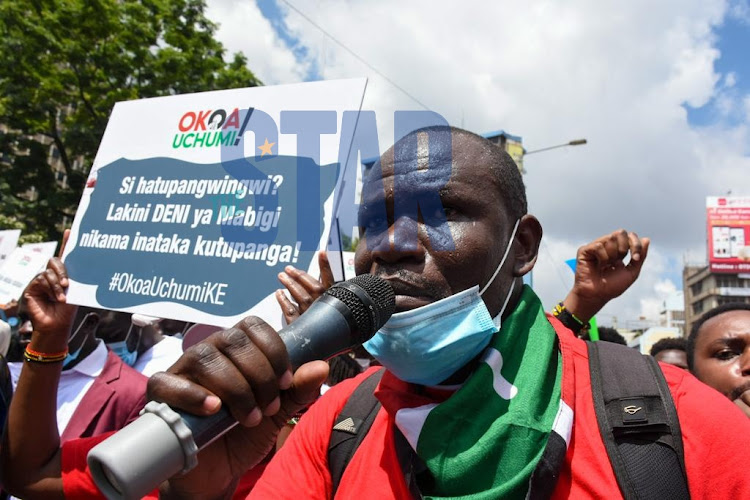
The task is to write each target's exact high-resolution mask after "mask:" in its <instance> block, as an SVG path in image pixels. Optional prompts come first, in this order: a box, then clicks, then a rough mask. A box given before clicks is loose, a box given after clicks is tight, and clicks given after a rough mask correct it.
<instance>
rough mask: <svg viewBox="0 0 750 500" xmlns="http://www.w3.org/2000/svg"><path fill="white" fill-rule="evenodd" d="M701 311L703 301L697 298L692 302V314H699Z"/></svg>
mask: <svg viewBox="0 0 750 500" xmlns="http://www.w3.org/2000/svg"><path fill="white" fill-rule="evenodd" d="M702 312H703V301H702V300H699V301H698V302H696V303H695V304H693V314H700V313H702Z"/></svg>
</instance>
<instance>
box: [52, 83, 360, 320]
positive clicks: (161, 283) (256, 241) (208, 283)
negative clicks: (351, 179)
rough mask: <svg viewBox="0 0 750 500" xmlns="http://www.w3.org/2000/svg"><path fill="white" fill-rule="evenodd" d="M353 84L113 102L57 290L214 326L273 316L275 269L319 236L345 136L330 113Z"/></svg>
mask: <svg viewBox="0 0 750 500" xmlns="http://www.w3.org/2000/svg"><path fill="white" fill-rule="evenodd" d="M365 84H366V80H365V79H354V80H339V81H330V82H315V83H305V84H295V85H283V86H276V87H256V88H250V89H236V90H226V91H218V92H205V93H199V94H191V95H182V96H172V97H164V98H155V99H146V100H140V101H130V102H123V103H118V104H117V105H115V107H114V109H113V111H112V114H111V117H110V120H109V123H108V125H107V129H106V131H105V133H104V136H103V138H102V142H101V144H100V146H99V151H98V153H97V156H96V159H95V161H94V165H93V167H92V171H91V174H90V176H89V180H88V182H87V187H86V189H85V190H84V193H83V197H82V199H81V203H80V205H79V208H78V211H77V212H76V217H75V220H74V222H73V227H72V231H71V236H70V239H69V242H68V245H67V247H66V249H65V256H64V260H65V263H66V266H67V268H68V272H69V275H70V278H71V285H70V288H69V291H68V300H69V301H71V302H72V303H76V304H83V305H88V306H93V307H102V308H106V309H115V310H122V311H129V312H138V313H141V314H147V315H150V316H157V317H163V318H173V319H179V320H185V321H192V322H196V323H204V324H209V325H219V326H230V325H232V324H234V323H236V322H237V321H239V320H240V319H241V318H243V317H245V316H247V315H249V314H253V315H257V316H260V317H262V318H263V319H264V320H266V321H267V322H268V323H269V324H271V325H272V326H274V327H276V328H278V327H280V326H281V317H282V316H281V311H280V309H279V307H278V304H277V303H276V301H275V299H274V296H273V293H274V291H275V290H277V289H278V288H279V287H280V286H281V285H280V283H279V282H278V280H277V274H278V273H279V272H280V271H282V270H283V268H284V267H285V266H286V265H289V264H291V265H294V266H295V267H298V268H300V269H303V270H306V271H307V270H309V269H310V266H311V264H312V261H313V256H314V255H315V253H316V251H318V250H319V249H320V248H322V247H323V246H324V245H325V243H326V242H327V241H328V237H329V231H330V228H331V220H332V211H333V194H334V191H335V189H336V186H337V184H338V183H339V182H340V177H341V168H340V165H344V164H346V159H347V156H348V154H349V150H350V146H351V140H352V135H353V134H354V130H348V128H346V127H342V123H343V118H344V115H345V113H355V114H356V113H359V109H360V106H361V102H362V97H363V95H364V89H365ZM349 118H350V119H349V120H348V122H352V120H351V118H352V116H351V115H349ZM354 122H355V123H356V120H354ZM342 129H343V130H342ZM331 254H332V255H331V258H333V259H336V258H340V256H337V255H335V252H331ZM339 267H340V264H339Z"/></svg>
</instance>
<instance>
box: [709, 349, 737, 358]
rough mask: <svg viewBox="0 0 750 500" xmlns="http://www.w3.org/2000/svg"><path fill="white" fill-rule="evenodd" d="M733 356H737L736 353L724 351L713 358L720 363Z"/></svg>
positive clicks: (728, 350)
mask: <svg viewBox="0 0 750 500" xmlns="http://www.w3.org/2000/svg"><path fill="white" fill-rule="evenodd" d="M735 356H737V353H736V352H734V351H732V350H730V349H724V350H721V351H719V352H717V353H716V354H714V358H716V359H720V360H721V361H728V360H730V359H732V358H734V357H735Z"/></svg>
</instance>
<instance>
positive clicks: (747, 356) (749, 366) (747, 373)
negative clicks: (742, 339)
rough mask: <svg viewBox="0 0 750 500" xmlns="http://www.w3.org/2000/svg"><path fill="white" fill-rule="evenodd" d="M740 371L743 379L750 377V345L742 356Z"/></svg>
mask: <svg viewBox="0 0 750 500" xmlns="http://www.w3.org/2000/svg"><path fill="white" fill-rule="evenodd" d="M740 371H741V372H742V376H743V377H750V344H748V345H747V346H746V347H745V350H744V351H742V354H741V355H740Z"/></svg>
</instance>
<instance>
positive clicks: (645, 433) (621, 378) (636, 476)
mask: <svg viewBox="0 0 750 500" xmlns="http://www.w3.org/2000/svg"><path fill="white" fill-rule="evenodd" d="M587 344H588V351H589V369H590V372H591V392H592V395H593V399H594V408H595V410H596V418H597V421H598V422H599V431H600V432H601V435H602V439H603V440H604V446H605V447H606V448H607V455H609V461H610V463H611V464H612V468H613V469H614V472H615V476H616V477H617V483H618V484H619V486H620V491H621V492H622V494H623V496H624V497H625V498H626V500H631V499H638V500H652V499H653V500H662V499H667V500H669V499H675V500H682V499H688V498H690V494H689V490H688V485H687V475H686V473H685V458H684V453H683V447H682V433H681V432H680V423H679V421H678V419H677V411H676V410H675V407H674V401H673V400H672V395H671V394H670V392H669V387H668V386H667V382H666V380H665V379H664V374H663V373H662V371H661V368H659V365H658V364H657V363H656V361H655V360H654V358H652V357H651V356H644V355H641V354H640V353H639V352H638V351H636V350H635V349H631V348H629V347H626V346H623V345H619V344H614V343H611V342H587Z"/></svg>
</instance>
